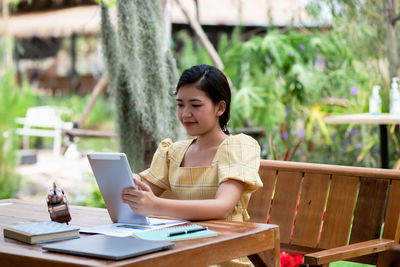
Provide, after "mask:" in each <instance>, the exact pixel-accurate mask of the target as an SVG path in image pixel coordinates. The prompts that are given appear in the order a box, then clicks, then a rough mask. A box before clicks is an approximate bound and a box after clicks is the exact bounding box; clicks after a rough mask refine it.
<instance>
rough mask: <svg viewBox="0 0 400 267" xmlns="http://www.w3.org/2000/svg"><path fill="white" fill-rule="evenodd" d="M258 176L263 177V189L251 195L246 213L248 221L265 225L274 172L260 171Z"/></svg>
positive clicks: (273, 183)
mask: <svg viewBox="0 0 400 267" xmlns="http://www.w3.org/2000/svg"><path fill="white" fill-rule="evenodd" d="M259 174H260V177H263V179H262V182H263V187H262V188H261V189H259V190H257V191H256V192H255V193H253V194H252V195H251V198H250V202H249V205H248V209H247V211H248V213H249V215H250V221H252V222H263V223H266V222H267V218H268V214H269V209H270V208H271V199H272V192H273V191H274V189H275V180H276V171H275V170H270V169H260V171H259Z"/></svg>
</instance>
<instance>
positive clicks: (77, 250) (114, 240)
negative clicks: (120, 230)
mask: <svg viewBox="0 0 400 267" xmlns="http://www.w3.org/2000/svg"><path fill="white" fill-rule="evenodd" d="M173 245H174V243H172V242H163V241H150V240H143V239H136V238H132V237H116V236H106V235H92V236H89V237H82V238H79V239H74V240H69V241H64V242H59V243H53V244H49V245H45V246H43V247H42V249H44V250H47V251H51V252H60V253H66V254H74V255H80V256H89V257H95V258H103V259H111V260H122V259H126V258H130V257H134V256H139V255H142V254H147V253H151V252H155V251H159V250H164V249H167V248H170V247H172V246H173Z"/></svg>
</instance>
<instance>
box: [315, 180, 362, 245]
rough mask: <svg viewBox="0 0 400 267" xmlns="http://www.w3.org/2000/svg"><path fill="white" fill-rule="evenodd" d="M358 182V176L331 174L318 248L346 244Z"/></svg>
mask: <svg viewBox="0 0 400 267" xmlns="http://www.w3.org/2000/svg"><path fill="white" fill-rule="evenodd" d="M358 182H359V179H358V177H352V176H342V175H332V181H331V186H330V192H329V199H328V204H327V207H326V213H325V221H324V224H323V227H322V233H321V240H320V243H319V246H318V247H319V248H324V249H328V248H333V247H338V246H344V245H346V244H347V240H348V237H349V231H350V226H351V220H352V216H353V210H354V201H355V200H356V196H357V189H358Z"/></svg>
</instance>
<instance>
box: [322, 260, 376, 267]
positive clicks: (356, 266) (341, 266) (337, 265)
mask: <svg viewBox="0 0 400 267" xmlns="http://www.w3.org/2000/svg"><path fill="white" fill-rule="evenodd" d="M329 266H330V267H371V266H375V265H369V264H361V263H354V262H348V261H337V262H334V263H331V264H329Z"/></svg>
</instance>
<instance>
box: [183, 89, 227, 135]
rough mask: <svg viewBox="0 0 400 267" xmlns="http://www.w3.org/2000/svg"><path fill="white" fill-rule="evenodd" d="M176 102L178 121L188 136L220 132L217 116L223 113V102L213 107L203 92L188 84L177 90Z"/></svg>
mask: <svg viewBox="0 0 400 267" xmlns="http://www.w3.org/2000/svg"><path fill="white" fill-rule="evenodd" d="M176 102H177V105H178V106H177V113H178V119H179V121H180V122H181V123H182V125H183V126H184V127H185V129H186V131H187V133H188V135H191V136H201V135H205V134H207V133H209V132H212V131H215V130H219V131H220V130H221V127H220V125H219V116H221V115H222V114H223V113H224V111H225V102H224V101H220V103H219V104H217V105H214V103H213V102H212V101H211V99H210V98H209V97H208V96H207V95H206V93H205V92H203V91H201V90H199V89H197V88H196V87H195V86H194V85H191V84H188V85H184V86H182V87H181V88H179V91H178V96H177V98H176Z"/></svg>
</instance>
